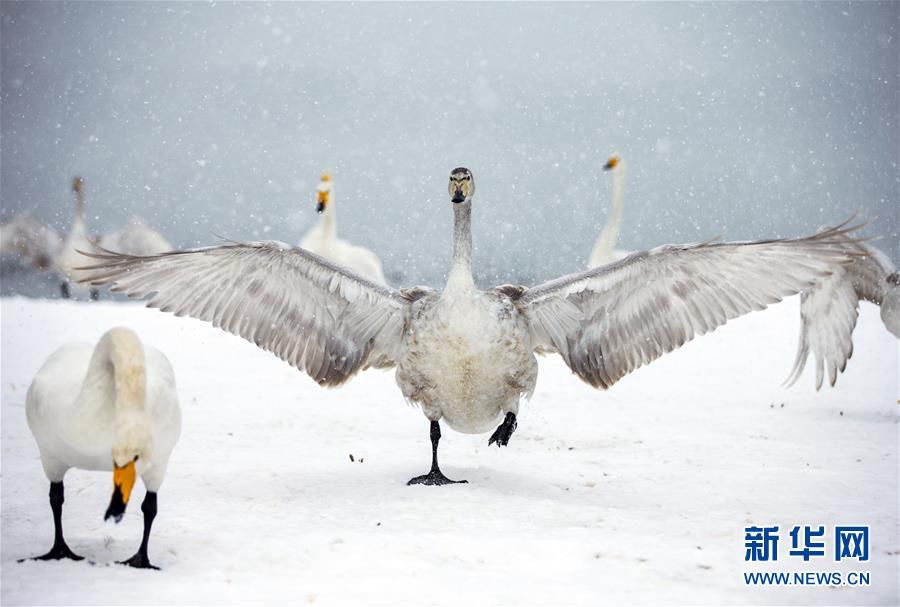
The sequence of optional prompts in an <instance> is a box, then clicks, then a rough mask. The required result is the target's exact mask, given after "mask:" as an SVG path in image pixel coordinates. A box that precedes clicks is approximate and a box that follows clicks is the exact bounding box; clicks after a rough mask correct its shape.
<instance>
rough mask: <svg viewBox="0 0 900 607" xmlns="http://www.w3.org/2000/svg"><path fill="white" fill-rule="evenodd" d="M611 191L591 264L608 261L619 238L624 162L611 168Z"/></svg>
mask: <svg viewBox="0 0 900 607" xmlns="http://www.w3.org/2000/svg"><path fill="white" fill-rule="evenodd" d="M612 182H613V192H612V207H611V208H610V211H609V219H608V220H607V222H606V225H605V226H603V229H602V230H601V231H600V236H598V237H597V242H596V243H594V248H593V250H592V251H591V261H590V263H591V265H592V266H598V265H602V264H605V263H609V262H610V261H612V259H613V249H614V248H615V246H616V242H617V241H618V240H619V228H620V226H621V225H622V211H623V210H624V208H625V163H624V162H621V161H620V162H619V165H618V166H617V167H616V168H615V169H613V175H612Z"/></svg>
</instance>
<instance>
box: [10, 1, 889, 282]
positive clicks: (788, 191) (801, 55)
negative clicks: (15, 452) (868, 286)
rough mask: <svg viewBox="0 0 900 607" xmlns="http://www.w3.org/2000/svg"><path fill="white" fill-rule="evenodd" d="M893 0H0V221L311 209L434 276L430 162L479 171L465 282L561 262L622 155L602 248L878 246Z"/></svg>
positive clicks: (272, 215) (192, 221)
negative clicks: (527, 0)
mask: <svg viewBox="0 0 900 607" xmlns="http://www.w3.org/2000/svg"><path fill="white" fill-rule="evenodd" d="M898 11H900V4H898V3H829V4H813V3H791V4H750V3H740V4H713V3H703V4H687V3H670V4H669V3H667V4H634V5H623V4H562V5H560V4H552V5H551V4H542V3H538V4H468V3H466V4H462V3H460V4H440V5H431V4H427V5H426V4H336V5H335V4H328V5H325V4H277V5H271V6H267V5H264V4H256V3H253V4H251V3H242V4H227V3H202V4H201V3H197V4H193V3H191V4H185V3H161V2H153V3H131V4H119V3H88V2H82V3H25V4H12V3H8V2H4V3H2V5H0V12H2V110H0V111H2V116H0V122H2V142H0V143H2V159H0V161H2V162H0V166H2V191H0V195H2V216H3V218H4V219H7V218H9V217H10V216H11V215H13V214H15V213H17V212H19V211H22V210H32V211H33V212H34V213H35V214H36V215H37V216H38V217H40V218H41V219H43V220H45V221H47V222H49V223H51V224H53V225H54V226H55V227H56V228H58V229H60V230H66V229H68V226H69V224H70V223H71V215H72V196H71V193H70V192H69V190H68V188H69V183H70V180H71V177H72V176H73V175H75V174H81V175H83V176H84V177H85V179H86V183H87V194H88V210H89V222H90V224H91V227H92V229H94V230H95V231H97V232H102V231H105V230H109V229H112V228H113V227H115V226H116V225H118V224H120V223H121V222H123V221H125V220H126V219H127V218H128V216H130V215H132V214H139V215H141V216H143V217H145V218H146V219H148V220H149V221H150V222H151V223H153V224H155V225H156V226H157V227H158V228H160V230H161V231H162V232H163V233H165V234H166V235H167V237H168V238H169V239H170V240H172V241H173V242H175V243H176V244H177V245H178V246H196V245H201V244H210V243H213V242H215V241H216V237H215V236H214V234H221V235H223V236H227V237H230V238H235V239H255V238H274V239H279V240H285V241H288V242H293V243H296V242H298V241H299V239H300V238H301V236H302V234H303V232H304V231H305V230H306V229H307V228H308V227H309V226H311V225H312V224H313V222H314V221H315V220H316V216H315V212H314V194H313V188H314V187H315V185H316V183H317V181H318V175H319V173H320V172H321V171H322V170H329V171H331V172H332V173H333V175H334V180H335V189H336V203H337V207H338V211H339V233H340V234H341V235H342V236H343V237H345V238H348V239H350V240H352V241H354V242H356V243H359V244H364V245H366V246H370V247H372V248H374V249H376V250H377V252H378V253H379V254H380V255H381V256H382V258H383V260H384V264H385V270H386V272H387V274H388V277H389V279H390V280H391V281H392V282H395V283H398V282H401V281H402V282H404V283H418V282H426V283H432V284H435V283H439V282H440V281H441V280H442V279H443V278H444V276H445V273H446V268H447V262H448V258H449V245H450V223H451V212H450V210H449V208H448V207H449V203H448V201H447V195H446V179H447V175H448V172H449V170H450V169H451V168H453V167H455V166H457V165H465V166H468V167H469V168H471V169H472V170H473V171H474V173H475V177H476V181H477V184H478V192H477V195H476V200H475V204H476V207H475V226H474V231H475V261H476V268H477V274H478V279H479V281H480V282H482V283H484V284H488V283H496V282H506V281H510V280H517V281H525V282H530V281H534V280H541V279H547V278H552V277H554V276H556V275H559V274H562V273H567V272H571V271H574V270H578V269H581V268H582V267H583V266H584V264H585V262H586V259H587V256H588V254H589V252H590V249H591V246H592V245H593V242H594V240H595V238H596V235H597V233H598V230H599V228H600V227H601V226H602V225H603V222H604V221H605V217H606V212H607V205H608V202H609V198H610V191H611V188H610V182H609V175H606V174H603V173H602V172H601V171H600V166H601V165H602V163H603V161H604V160H605V159H606V157H607V155H608V154H609V153H610V152H612V151H619V152H621V153H622V155H623V156H624V157H625V159H626V161H627V163H628V173H627V180H628V182H627V186H626V204H627V207H626V212H625V223H624V225H623V229H622V237H621V240H620V243H619V244H620V247H621V248H627V249H639V248H648V247H652V246H656V245H658V244H663V243H667V242H686V241H694V240H700V239H705V238H708V237H711V236H716V235H721V236H724V237H726V238H728V239H746V238H758V237H773V236H791V235H799V234H801V233H808V232H811V231H814V230H815V229H816V228H818V227H819V226H820V225H822V224H825V223H835V222H838V221H840V220H842V219H844V218H846V217H847V216H848V215H850V214H851V213H852V212H853V211H855V210H862V212H863V215H864V216H865V217H866V218H869V219H872V218H875V217H877V223H876V224H874V225H873V226H872V227H871V228H870V229H869V233H870V234H877V235H879V236H882V237H883V239H882V240H881V241H880V245H879V246H881V247H882V248H885V249H891V250H890V253H891V255H892V256H893V257H894V258H895V259H896V258H897V253H898V251H897V243H898V222H900V221H898V220H900V205H898V200H900V196H898V194H900V192H898V174H900V173H898V166H897V163H898V151H900V140H898V103H900V87H898V53H900V46H898V22H900V14H898Z"/></svg>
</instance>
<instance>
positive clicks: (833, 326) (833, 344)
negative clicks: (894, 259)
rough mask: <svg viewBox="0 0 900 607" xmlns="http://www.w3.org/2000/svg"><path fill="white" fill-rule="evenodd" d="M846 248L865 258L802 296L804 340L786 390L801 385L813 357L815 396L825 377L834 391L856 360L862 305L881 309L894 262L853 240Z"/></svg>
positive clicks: (802, 335)
mask: <svg viewBox="0 0 900 607" xmlns="http://www.w3.org/2000/svg"><path fill="white" fill-rule="evenodd" d="M846 246H847V248H848V249H849V250H851V251H853V252H855V253H858V254H861V255H865V257H858V258H857V259H855V260H854V261H853V262H852V263H850V264H848V265H846V266H843V267H841V268H838V269H836V270H835V271H834V272H833V273H832V274H831V275H830V276H826V277H825V278H823V279H822V280H820V281H819V282H817V283H816V284H815V285H814V286H813V287H812V288H811V289H809V290H808V291H804V292H803V294H802V295H801V296H800V297H801V298H800V337H799V340H798V343H797V356H796V358H795V359H794V366H793V368H792V369H791V374H790V375H789V376H788V378H787V379H786V380H785V382H784V383H785V385H786V386H792V385H793V384H794V383H796V381H797V380H798V379H800V376H801V375H802V374H803V369H804V368H805V367H806V360H807V358H808V357H809V353H810V351H812V353H813V355H814V356H815V363H814V364H815V369H816V390H818V389H820V388H821V387H822V383H823V382H824V380H825V374H826V371H827V374H828V381H829V383H830V384H831V385H832V386H833V385H834V384H835V382H837V377H838V373H843V372H844V369H845V368H846V367H847V360H849V358H850V357H851V356H852V355H853V329H854V328H855V327H856V320H857V318H858V317H859V300H860V299H865V300H866V301H870V302H872V303H874V304H878V305H880V304H881V301H882V297H883V296H884V286H885V282H884V279H885V276H887V275H888V274H889V273H890V272H892V271H893V266H892V264H891V262H890V260H888V259H887V257H886V256H884V254H883V253H881V252H880V251H878V250H877V249H874V248H872V247H869V246H866V245H864V244H862V243H854V242H852V241H849V240H848V241H847V243H846Z"/></svg>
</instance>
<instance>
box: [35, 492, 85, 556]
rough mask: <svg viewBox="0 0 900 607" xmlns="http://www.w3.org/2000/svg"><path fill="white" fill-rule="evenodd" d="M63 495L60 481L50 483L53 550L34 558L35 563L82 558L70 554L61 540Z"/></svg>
mask: <svg viewBox="0 0 900 607" xmlns="http://www.w3.org/2000/svg"><path fill="white" fill-rule="evenodd" d="M64 493H65V492H64V491H63V484H62V481H59V482H58V483H50V509H51V510H53V526H54V535H53V548H51V549H50V552H48V553H47V554H44V555H42V556H37V557H35V560H37V561H55V560H59V559H72V560H73V561H80V560H81V559H83V558H84V557H83V556H78V555H77V554H75V553H74V552H72V550H70V549H69V547H68V546H67V545H66V540H65V539H64V538H63V529H62V507H63V502H64V501H66V500H65V494H64Z"/></svg>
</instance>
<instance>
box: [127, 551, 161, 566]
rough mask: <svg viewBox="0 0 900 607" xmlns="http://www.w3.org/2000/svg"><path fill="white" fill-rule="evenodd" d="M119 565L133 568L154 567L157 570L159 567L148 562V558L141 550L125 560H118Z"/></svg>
mask: <svg viewBox="0 0 900 607" xmlns="http://www.w3.org/2000/svg"><path fill="white" fill-rule="evenodd" d="M118 563H119V565H128V566H129V567H134V568H135V569H156V570H157V571H159V567H157V566H156V565H153V564H151V563H150V559H149V558H148V557H147V555H146V554H143V553H141V552H138V553H136V554H135V555H134V556H133V557H131V558H130V559H128V560H127V561H118Z"/></svg>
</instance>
